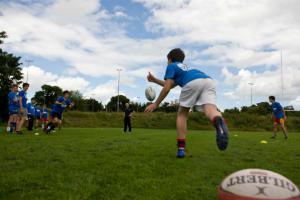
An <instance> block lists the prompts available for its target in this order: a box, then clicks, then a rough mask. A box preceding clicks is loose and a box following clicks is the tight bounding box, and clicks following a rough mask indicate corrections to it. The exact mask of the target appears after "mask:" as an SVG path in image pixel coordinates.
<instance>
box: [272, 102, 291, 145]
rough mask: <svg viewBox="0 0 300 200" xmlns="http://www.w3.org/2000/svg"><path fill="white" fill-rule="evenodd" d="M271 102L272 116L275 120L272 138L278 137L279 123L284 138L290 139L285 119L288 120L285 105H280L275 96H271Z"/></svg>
mask: <svg viewBox="0 0 300 200" xmlns="http://www.w3.org/2000/svg"><path fill="white" fill-rule="evenodd" d="M269 102H270V103H271V108H272V111H273V116H272V118H273V120H274V128H273V136H272V137H271V138H272V139H275V138H276V135H277V127H278V125H279V126H280V127H281V129H282V131H283V134H284V138H285V139H288V133H287V130H286V127H285V125H284V123H285V120H286V115H285V112H284V109H283V107H282V106H281V105H280V103H278V102H276V101H275V97H274V96H269Z"/></svg>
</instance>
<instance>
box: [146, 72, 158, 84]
mask: <svg viewBox="0 0 300 200" xmlns="http://www.w3.org/2000/svg"><path fill="white" fill-rule="evenodd" d="M147 79H148V81H149V82H155V79H156V78H155V77H154V76H153V75H152V74H151V73H150V72H149V74H148V76H147Z"/></svg>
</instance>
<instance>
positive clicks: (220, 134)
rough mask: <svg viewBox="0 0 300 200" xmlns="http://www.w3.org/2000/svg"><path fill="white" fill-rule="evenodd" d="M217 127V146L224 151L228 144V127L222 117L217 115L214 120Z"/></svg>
mask: <svg viewBox="0 0 300 200" xmlns="http://www.w3.org/2000/svg"><path fill="white" fill-rule="evenodd" d="M214 126H215V128H216V140H217V146H218V148H219V149H220V150H221V151H224V150H225V149H226V148H227V146H228V140H229V136H228V127H227V125H226V123H225V121H224V119H223V118H222V117H216V118H215V120H214Z"/></svg>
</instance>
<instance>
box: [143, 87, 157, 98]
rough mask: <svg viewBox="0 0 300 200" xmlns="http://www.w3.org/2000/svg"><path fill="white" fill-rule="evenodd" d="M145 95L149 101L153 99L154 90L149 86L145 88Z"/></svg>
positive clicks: (154, 95)
mask: <svg viewBox="0 0 300 200" xmlns="http://www.w3.org/2000/svg"><path fill="white" fill-rule="evenodd" d="M145 95H146V98H147V99H148V100H149V101H153V100H154V99H155V97H156V93H155V90H154V89H153V88H152V87H151V86H149V87H148V88H147V89H146V90H145Z"/></svg>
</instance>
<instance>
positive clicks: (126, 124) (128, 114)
mask: <svg viewBox="0 0 300 200" xmlns="http://www.w3.org/2000/svg"><path fill="white" fill-rule="evenodd" d="M132 112H133V110H132V109H131V108H129V103H126V104H125V110H124V133H126V132H127V128H128V131H129V132H131V115H132Z"/></svg>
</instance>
